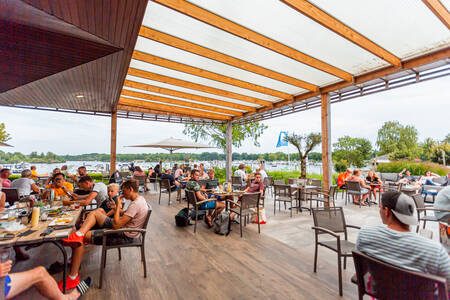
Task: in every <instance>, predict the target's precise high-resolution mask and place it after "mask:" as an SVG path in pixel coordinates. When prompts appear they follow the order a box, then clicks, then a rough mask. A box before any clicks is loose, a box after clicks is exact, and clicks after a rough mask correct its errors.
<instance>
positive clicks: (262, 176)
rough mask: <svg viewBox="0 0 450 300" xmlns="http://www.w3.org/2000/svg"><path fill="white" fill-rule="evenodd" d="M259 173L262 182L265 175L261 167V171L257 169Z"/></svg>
mask: <svg viewBox="0 0 450 300" xmlns="http://www.w3.org/2000/svg"><path fill="white" fill-rule="evenodd" d="M259 174H261V181H262V182H264V178H266V177H267V173H266V171H264V170H263V169H261V171H259Z"/></svg>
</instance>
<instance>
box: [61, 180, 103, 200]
mask: <svg viewBox="0 0 450 300" xmlns="http://www.w3.org/2000/svg"><path fill="white" fill-rule="evenodd" d="M78 185H79V186H80V188H81V190H83V191H85V192H86V194H85V195H79V194H73V195H72V197H73V200H68V201H66V202H64V204H65V205H70V204H72V203H75V202H79V203H80V205H81V206H87V205H90V204H91V203H92V201H93V200H94V199H95V201H96V203H97V206H100V205H101V204H102V203H103V201H106V199H108V189H107V187H106V184H104V183H103V182H94V180H93V179H92V178H91V177H90V176H83V177H81V178H80V179H79V180H78Z"/></svg>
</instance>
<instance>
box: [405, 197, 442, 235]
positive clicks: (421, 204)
mask: <svg viewBox="0 0 450 300" xmlns="http://www.w3.org/2000/svg"><path fill="white" fill-rule="evenodd" d="M412 198H413V200H414V202H415V204H416V210H417V220H418V221H419V224H417V229H416V232H419V228H420V221H423V229H425V226H426V224H427V221H428V222H439V220H438V219H437V218H436V217H435V216H434V215H427V211H439V212H450V210H447V209H438V208H433V205H426V204H425V199H424V198H423V196H422V195H421V194H415V195H413V196H412ZM422 213H423V214H422Z"/></svg>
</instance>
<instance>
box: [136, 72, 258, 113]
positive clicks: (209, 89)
mask: <svg viewBox="0 0 450 300" xmlns="http://www.w3.org/2000/svg"><path fill="white" fill-rule="evenodd" d="M128 75H132V76H136V77H141V78H146V79H150V80H154V81H159V82H163V83H167V84H171V85H177V86H181V87H184V88H187V89H191V90H197V91H201V92H205V93H209V94H213V95H219V96H223V97H227V98H232V99H236V100H240V101H244V102H250V103H255V104H257V103H258V102H261V101H264V100H261V99H258V98H254V97H250V96H246V95H241V94H237V93H233V92H229V91H226V90H221V89H217V88H213V87H209V86H206V85H202V84H198V83H193V82H190V81H185V80H181V79H177V78H173V77H169V76H165V75H161V74H156V73H152V72H147V71H143V70H139V69H135V68H128Z"/></svg>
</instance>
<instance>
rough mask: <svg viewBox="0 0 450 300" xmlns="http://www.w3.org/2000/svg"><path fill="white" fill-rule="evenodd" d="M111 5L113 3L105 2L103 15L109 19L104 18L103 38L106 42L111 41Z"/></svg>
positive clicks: (106, 0)
mask: <svg viewBox="0 0 450 300" xmlns="http://www.w3.org/2000/svg"><path fill="white" fill-rule="evenodd" d="M110 5H111V1H109V0H103V8H102V9H103V14H107V15H108V17H103V34H102V35H103V37H104V39H105V40H109V21H110V19H111V17H109V16H110V13H111V11H110Z"/></svg>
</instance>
